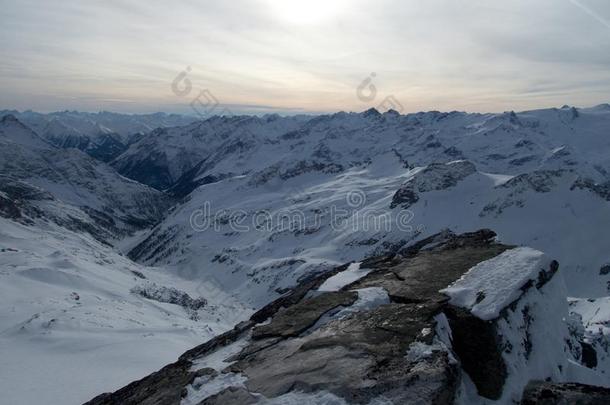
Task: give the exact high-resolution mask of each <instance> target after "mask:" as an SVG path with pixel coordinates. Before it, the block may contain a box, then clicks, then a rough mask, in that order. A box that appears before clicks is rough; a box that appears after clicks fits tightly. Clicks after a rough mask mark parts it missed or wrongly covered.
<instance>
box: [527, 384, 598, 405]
mask: <svg viewBox="0 0 610 405" xmlns="http://www.w3.org/2000/svg"><path fill="white" fill-rule="evenodd" d="M521 403H522V404H523V405H535V404H536V405H563V404H578V405H605V404H610V389H609V388H602V387H596V386H592V385H585V384H575V383H564V384H554V383H549V382H542V381H534V382H531V383H530V384H528V386H527V387H526V388H525V391H524V393H523V400H522V402H521Z"/></svg>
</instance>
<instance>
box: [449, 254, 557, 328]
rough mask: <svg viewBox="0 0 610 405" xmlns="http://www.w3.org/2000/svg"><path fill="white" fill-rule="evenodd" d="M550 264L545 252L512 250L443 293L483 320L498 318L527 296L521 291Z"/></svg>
mask: <svg viewBox="0 0 610 405" xmlns="http://www.w3.org/2000/svg"><path fill="white" fill-rule="evenodd" d="M549 263H550V261H549V259H547V258H546V257H545V255H544V253H542V252H540V251H537V250H535V249H532V248H527V247H521V248H515V249H510V250H507V251H505V252H503V253H502V254H500V255H498V256H496V257H494V258H492V259H489V260H486V261H484V262H481V263H479V264H477V265H476V266H474V267H473V268H471V269H470V270H468V272H467V273H465V274H464V275H463V276H462V277H461V278H460V279H459V280H457V281H455V282H454V283H453V284H451V285H450V286H449V287H447V288H445V289H443V290H441V291H440V292H442V293H444V294H446V295H448V296H449V297H450V303H451V304H452V305H455V306H459V307H462V308H467V309H469V310H470V311H471V312H472V313H473V314H474V315H476V316H477V317H479V318H481V319H483V320H490V319H495V318H497V317H498V316H499V315H500V311H501V310H502V309H504V308H506V307H507V306H508V305H509V304H510V303H511V302H513V301H515V300H516V299H517V298H519V296H520V295H521V294H522V293H523V291H522V290H521V288H522V287H523V286H525V284H527V283H528V282H529V281H530V280H536V279H537V278H538V273H539V272H540V270H547V269H548V264H549Z"/></svg>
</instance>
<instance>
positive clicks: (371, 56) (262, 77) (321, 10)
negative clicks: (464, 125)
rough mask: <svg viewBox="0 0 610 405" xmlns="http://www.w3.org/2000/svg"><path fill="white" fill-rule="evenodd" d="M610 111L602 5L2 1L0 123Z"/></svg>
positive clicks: (478, 0)
mask: <svg viewBox="0 0 610 405" xmlns="http://www.w3.org/2000/svg"><path fill="white" fill-rule="evenodd" d="M609 101H610V2H609V1H607V0H426V1H422V0H376V1H364V0H305V1H300V0H232V1H219V0H217V1H208V0H198V1H195V0H174V1H162V0H145V1H144V0H131V1H128V0H104V1H96V0H89V1H87V0H80V1H76V0H63V1H60V0H55V1H51V0H19V1H15V0H10V1H9V0H0V109H18V110H26V109H32V110H36V111H41V112H49V111H58V110H66V109H70V110H80V111H100V110H109V111H116V112H128V113H135V112H155V111H166V112H180V113H189V112H191V113H192V112H193V111H197V110H202V109H205V110H207V111H213V112H214V113H255V114H258V113H267V112H277V113H280V114H296V113H321V112H334V111H340V110H344V111H363V110H365V109H367V108H370V107H376V108H379V109H380V110H383V109H387V108H390V107H393V108H394V109H396V110H399V111H401V112H404V113H408V112H415V111H426V110H441V111H451V110H460V111H478V112H497V111H508V110H519V111H520V110H527V109H534V108H544V107H554V106H555V107H560V106H562V105H564V104H568V105H577V106H592V105H596V104H600V103H605V102H609Z"/></svg>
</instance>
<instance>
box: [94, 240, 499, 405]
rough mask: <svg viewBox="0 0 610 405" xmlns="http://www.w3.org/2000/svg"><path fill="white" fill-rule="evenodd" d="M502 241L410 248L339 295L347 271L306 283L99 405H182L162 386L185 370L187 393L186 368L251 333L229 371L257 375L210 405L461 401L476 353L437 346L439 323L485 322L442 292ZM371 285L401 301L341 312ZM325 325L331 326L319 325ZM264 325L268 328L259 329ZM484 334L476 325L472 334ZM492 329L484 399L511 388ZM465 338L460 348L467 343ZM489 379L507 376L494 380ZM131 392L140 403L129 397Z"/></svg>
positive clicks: (373, 264) (369, 264)
mask: <svg viewBox="0 0 610 405" xmlns="http://www.w3.org/2000/svg"><path fill="white" fill-rule="evenodd" d="M494 236H495V234H494V233H493V232H491V231H485V230H484V231H479V232H475V233H470V234H465V235H462V236H456V235H454V234H452V233H450V232H445V233H442V234H439V235H435V236H433V237H431V238H428V239H426V240H424V241H422V242H420V243H419V244H416V245H413V246H410V247H409V248H406V249H404V250H403V251H402V253H401V254H399V255H391V256H384V257H377V258H371V259H369V260H367V261H365V262H363V263H362V266H365V267H366V268H368V269H370V270H371V271H370V272H369V273H368V275H366V276H364V277H363V278H361V279H360V280H358V281H356V282H354V283H352V284H350V285H347V286H345V287H344V288H343V289H342V290H341V291H339V292H330V293H319V292H317V291H316V290H317V288H318V287H319V286H320V285H321V284H322V283H323V282H324V281H325V280H326V279H328V278H329V277H331V276H333V275H335V274H337V273H339V272H341V271H344V270H345V269H346V266H342V267H340V268H337V269H335V270H333V271H332V272H328V273H324V274H320V275H317V276H313V277H311V278H309V279H306V280H302V281H301V283H300V284H299V286H298V287H296V288H295V289H294V290H292V291H291V292H289V293H287V294H285V295H284V297H282V298H280V299H279V300H277V301H275V302H273V303H271V304H269V305H268V306H266V307H265V308H263V309H261V310H260V311H259V312H258V313H256V314H254V315H253V316H252V317H251V319H250V321H248V322H245V323H242V324H240V325H238V326H237V327H236V328H235V329H234V330H232V331H230V332H227V333H225V334H223V335H221V336H219V337H217V338H215V339H213V340H211V341H209V342H207V343H205V344H203V345H201V346H199V347H197V348H194V349H193V350H191V351H189V352H187V353H185V354H184V355H183V356H182V357H181V358H180V360H179V362H177V363H175V364H174V365H172V366H171V368H170V369H164V370H161V371H160V373H163V374H166V375H168V376H166V377H163V378H162V377H160V376H155V375H151V376H149V377H147V378H145V379H143V380H141V381H139V382H136V383H134V384H132V385H130V386H128V387H126V388H124V389H123V390H120V391H118V392H117V393H115V394H109V395H107V396H101V397H98V398H96V400H97V401H98V402H95V403H106V404H118V403H134V402H130V401H136V400H137V401H142V400H145V399H146V398H145V397H143V395H144V393H145V392H147V391H149V392H150V393H151V394H150V395H151V398H158V396H156V394H153V393H157V392H159V391H160V392H163V393H164V394H163V395H164V398H168V399H169V395H170V393H171V395H174V397H173V398H174V399H171V400H168V402H166V403H178V400H177V399H175V398H177V397H176V396H175V395H176V392H178V390H177V389H176V390H170V391H167V388H164V389H161V387H157V385H158V384H167V383H168V381H169V380H168V379H169V378H170V377H169V376H174V375H175V374H180V373H182V376H181V377H180V378H177V377H171V378H174V379H175V380H176V383H177V384H182V385H181V387H179V388H180V389H181V391H180V392H182V389H184V388H185V387H186V386H189V385H190V384H191V383H192V381H193V379H192V371H188V370H190V369H188V370H187V369H186V368H185V367H184V365H183V364H195V363H196V362H198V361H199V360H198V359H205V358H206V356H208V355H209V354H211V353H213V352H214V351H216V350H217V349H219V348H222V347H228V345H231V344H232V343H235V342H237V340H238V339H244V338H246V339H247V336H248V332H251V334H250V336H251V338H250V339H249V340H248V341H247V344H246V345H245V346H244V347H243V348H242V349H241V351H240V352H238V353H237V354H234V355H230V356H229V357H228V358H227V360H226V361H228V362H233V364H231V365H230V366H229V367H228V368H227V369H226V370H224V371H225V372H231V373H235V374H236V375H240V376H244V377H245V378H247V380H246V381H245V382H244V385H245V388H244V387H241V386H239V387H238V386H227V387H223V389H222V391H220V392H218V393H217V394H215V395H212V396H210V397H208V398H206V399H205V401H207V402H203V403H209V404H219V403H227V402H226V401H229V403H230V401H232V400H235V401H244V403H256V402H253V401H255V400H256V401H260V400H264V398H276V397H280V396H282V395H284V394H288V393H291V392H295V391H299V392H303V393H305V394H306V393H312V392H319V391H328V392H330V393H332V394H334V395H336V396H338V397H340V398H343V399H345V400H346V401H348V402H349V403H368V402H370V401H371V400H373V399H375V398H381V397H383V398H385V399H386V400H389V401H391V402H393V403H400V404H415V403H431V404H446V403H451V402H452V401H453V400H454V398H455V396H456V392H457V387H458V385H459V381H460V372H461V371H460V367H459V365H460V363H459V362H456V361H455V359H454V357H453V356H454V355H455V354H457V355H458V356H460V355H464V358H465V359H468V355H469V354H468V349H464V348H463V347H462V346H460V344H459V343H458V345H457V346H456V350H455V354H454V352H452V351H451V349H450V348H448V347H446V346H444V345H443V344H438V343H435V344H434V345H433V346H429V345H431V344H432V342H433V340H434V339H435V335H436V334H435V333H434V330H436V329H437V326H438V324H437V322H438V321H437V316H438V315H439V314H440V313H442V312H443V311H449V312H450V313H451V314H454V315H455V316H453V317H452V319H451V320H450V322H452V323H453V324H454V325H459V327H460V328H468V327H471V326H472V325H474V323H476V321H474V320H473V318H472V316H468V315H467V314H461V315H457V314H458V312H459V311H458V310H455V309H454V310H452V309H450V308H449V307H448V304H447V297H445V296H444V295H443V294H441V293H439V292H438V290H439V289H441V288H443V287H445V286H447V285H448V284H450V283H451V282H453V281H455V280H456V279H457V278H459V277H460V276H462V275H463V274H464V273H465V272H466V271H468V270H469V268H471V267H472V266H474V265H475V264H477V263H479V262H480V261H482V260H486V259H489V258H492V257H495V256H497V255H498V254H499V253H501V252H503V251H504V250H506V249H508V248H509V246H505V245H501V244H498V243H496V242H494ZM371 287H372V288H382V289H384V290H385V291H387V292H388V294H389V296H390V298H391V302H390V303H389V304H388V303H386V304H378V305H375V306H371V307H366V306H365V307H363V308H364V309H361V310H357V311H352V312H348V313H347V314H346V315H342V312H341V311H340V308H349V307H350V306H355V302H356V301H357V300H359V299H360V298H358V297H360V294H359V293H358V291H363V289H367V288H371ZM451 311H453V312H451ZM268 318H271V319H270V320H269V319H268ZM321 318H324V319H325V321H324V322H317V321H318V320H320V319H321ZM265 321H267V322H265ZM261 322H265V323H264V324H259V325H256V324H257V323H261ZM468 322H470V323H468ZM481 322H482V321H481ZM483 329H484V328H483ZM481 330H482V328H473V329H472V330H471V331H470V332H472V333H476V332H479V331H481ZM488 332H489V333H488V335H484V336H479V337H478V340H476V341H478V342H486V346H485V348H486V349H487V348H489V349H490V353H491V355H490V356H491V357H490V360H489V361H488V363H487V367H486V368H485V371H484V374H485V375H484V376H483V375H482V374H481V375H482V377H484V378H487V379H488V380H489V381H491V382H492V383H493V384H494V385H492V386H491V388H490V390H489V392H486V391H485V390H482V392H481V394H484V395H485V394H486V395H487V396H488V397H493V396H495V394H496V393H497V391H498V390H501V388H502V383H503V379H502V375H503V370H504V368H503V367H504V364H503V363H502V361H501V359H499V360H498V358H497V356H496V357H493V356H494V353H496V352H497V350H498V349H497V347H491V346H493V342H494V339H495V335H494V334H493V329H492V328H490V329H489V331H488ZM466 333H468V332H466ZM456 336H458V338H457V339H458V341H459V340H460V339H461V337H460V336H459V334H458V335H456ZM413 345H416V346H417V347H419V346H422V345H423V347H426V348H429V349H426V350H424V351H423V352H422V353H423V354H421V355H419V354H418V355H416V356H412V355H409V356H407V355H406V354H407V353H410V352H411V351H412V348H413V347H414V346H413ZM418 345H419V346H418ZM168 367H170V366H168ZM468 371H469V370H467V372H468ZM487 374H494V375H496V376H497V377H496V379H495V380H493V379H490V377H489V376H488V375H487ZM473 375H474V378H473V380H476V381H480V380H481V379H480V378H478V377H477V376H476V375H475V374H474V372H473ZM185 382H186V383H185ZM170 383H172V384H173V382H170ZM194 389H196V387H195V386H194V385H193V386H190V388H189V389H188V392H193V390H194ZM129 390H131V391H132V395H133V396H130V395H129V394H128V392H129ZM254 393H256V395H254ZM172 401H173V402H172ZM145 403H152V402H145Z"/></svg>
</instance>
